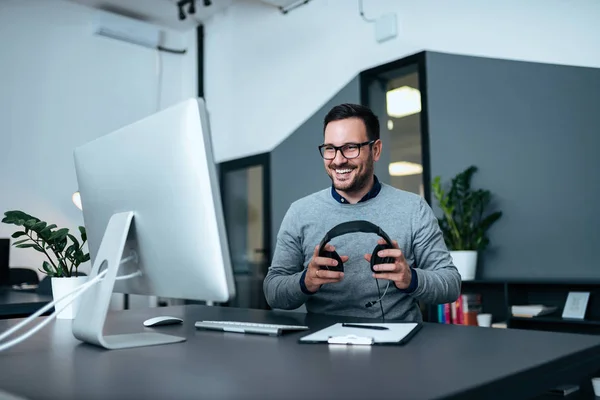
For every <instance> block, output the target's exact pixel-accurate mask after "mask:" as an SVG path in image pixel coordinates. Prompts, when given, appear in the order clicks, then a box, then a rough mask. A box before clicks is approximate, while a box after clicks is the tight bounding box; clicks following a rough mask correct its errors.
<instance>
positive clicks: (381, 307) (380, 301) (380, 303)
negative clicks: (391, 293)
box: [375, 278, 387, 323]
mask: <svg viewBox="0 0 600 400" xmlns="http://www.w3.org/2000/svg"><path fill="white" fill-rule="evenodd" d="M375 283H376V284H377V295H378V296H379V300H378V303H379V308H380V309H381V322H383V323H385V313H384V312H383V304H382V303H383V302H382V300H383V298H382V297H381V291H380V290H379V279H377V278H375ZM385 291H386V292H387V288H386V289H385ZM383 295H384V296H385V292H384V293H383Z"/></svg>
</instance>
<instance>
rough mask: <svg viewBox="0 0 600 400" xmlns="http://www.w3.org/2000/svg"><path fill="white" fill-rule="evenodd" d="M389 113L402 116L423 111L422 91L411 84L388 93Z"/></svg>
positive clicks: (396, 116) (393, 115) (391, 115)
mask: <svg viewBox="0 0 600 400" xmlns="http://www.w3.org/2000/svg"><path fill="white" fill-rule="evenodd" d="M386 103H387V113H388V115H389V116H390V117H395V118H402V117H406V116H407V115H412V114H416V113H418V112H421V92H420V91H419V90H418V89H415V88H412V87H410V86H402V87H399V88H397V89H392V90H390V91H388V92H387V93H386Z"/></svg>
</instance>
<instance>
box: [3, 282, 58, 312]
mask: <svg viewBox="0 0 600 400" xmlns="http://www.w3.org/2000/svg"><path fill="white" fill-rule="evenodd" d="M51 301H52V296H45V295H41V294H37V293H35V292H28V291H19V290H14V289H10V288H0V318H20V317H25V316H28V315H31V314H33V313H34V312H36V311H37V310H39V309H40V308H42V307H44V306H45V305H46V304H48V303H50V302H51ZM50 312H53V309H50Z"/></svg>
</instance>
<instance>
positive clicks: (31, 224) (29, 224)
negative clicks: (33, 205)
mask: <svg viewBox="0 0 600 400" xmlns="http://www.w3.org/2000/svg"><path fill="white" fill-rule="evenodd" d="M37 223H38V220H37V219H35V218H32V219H28V220H27V221H25V223H24V224H23V225H24V226H25V228H28V229H32V228H33V227H34V226H35V224H37Z"/></svg>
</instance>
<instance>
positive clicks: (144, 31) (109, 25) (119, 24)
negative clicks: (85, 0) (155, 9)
mask: <svg viewBox="0 0 600 400" xmlns="http://www.w3.org/2000/svg"><path fill="white" fill-rule="evenodd" d="M94 34H96V35H100V36H105V37H109V38H112V39H117V40H122V41H125V42H129V43H133V44H137V45H140V46H145V47H150V48H153V49H155V48H157V46H159V45H160V42H161V37H162V31H161V30H160V29H159V28H158V27H156V26H154V25H152V24H148V23H146V22H143V21H138V20H135V19H132V18H127V17H123V16H121V15H118V14H113V13H109V12H105V11H98V12H97V15H96V18H95V20H94Z"/></svg>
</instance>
